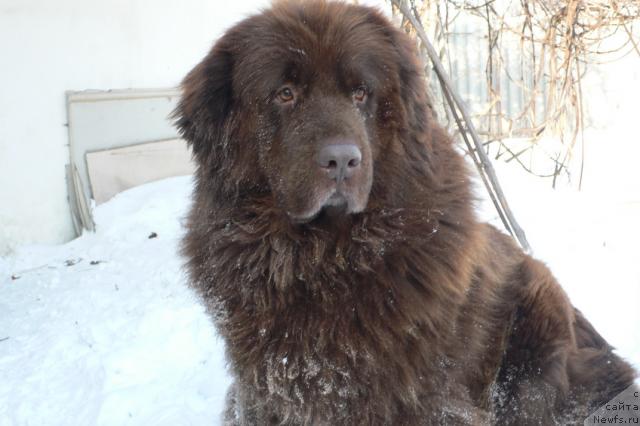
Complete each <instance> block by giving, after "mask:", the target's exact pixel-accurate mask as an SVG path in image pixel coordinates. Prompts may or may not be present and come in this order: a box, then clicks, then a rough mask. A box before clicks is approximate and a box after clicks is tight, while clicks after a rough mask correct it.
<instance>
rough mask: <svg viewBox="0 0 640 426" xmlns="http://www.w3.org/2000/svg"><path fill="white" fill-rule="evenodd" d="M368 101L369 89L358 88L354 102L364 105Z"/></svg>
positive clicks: (354, 92)
mask: <svg viewBox="0 0 640 426" xmlns="http://www.w3.org/2000/svg"><path fill="white" fill-rule="evenodd" d="M366 99H367V88H366V87H364V86H360V87H358V88H357V89H356V90H354V91H353V100H354V101H355V102H358V103H362V102H364V101H365V100H366Z"/></svg>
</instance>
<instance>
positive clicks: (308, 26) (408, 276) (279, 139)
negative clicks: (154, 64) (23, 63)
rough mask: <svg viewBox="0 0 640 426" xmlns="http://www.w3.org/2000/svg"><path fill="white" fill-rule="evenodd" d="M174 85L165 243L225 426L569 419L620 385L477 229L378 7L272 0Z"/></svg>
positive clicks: (599, 354)
mask: <svg viewBox="0 0 640 426" xmlns="http://www.w3.org/2000/svg"><path fill="white" fill-rule="evenodd" d="M183 91H184V94H183V97H182V100H181V102H180V104H179V106H178V108H177V110H176V112H175V116H176V118H177V125H178V127H179V129H180V130H181V132H182V134H183V135H184V137H185V139H186V140H187V141H188V142H189V143H190V145H191V147H192V148H193V152H194V156H195V159H196V160H197V163H198V170H197V180H196V187H195V193H194V205H193V208H192V211H191V214H190V217H189V221H188V234H187V236H186V239H185V242H184V253H185V254H186V256H187V259H188V268H189V272H190V276H191V280H192V282H193V285H194V287H195V288H196V289H197V290H198V291H199V293H200V294H201V296H202V298H203V300H204V301H205V303H206V305H207V307H208V309H209V311H210V313H211V315H212V316H213V318H214V320H215V324H216V326H217V329H218V331H219V333H220V335H221V336H222V337H223V338H224V339H225V342H226V348H227V356H228V360H229V366H230V369H231V373H232V375H233V377H234V379H235V383H234V385H233V386H232V387H231V389H230V390H229V395H228V402H227V409H226V412H225V414H224V415H225V422H226V424H230V425H265V424H286V425H302V424H304V425H437V424H448V425H449V424H451V425H453V424H464V425H476V424H491V423H496V424H501V425H502V424H514V425H526V424H540V425H550V424H582V421H583V419H584V417H586V416H587V415H588V414H589V413H590V412H591V411H593V410H594V409H595V408H596V407H597V406H599V405H600V404H602V403H604V402H605V401H607V400H608V399H609V398H611V397H612V396H614V395H615V394H617V393H618V392H620V391H621V390H623V389H624V388H626V387H628V386H629V385H631V383H632V380H633V376H634V373H633V371H632V370H631V368H630V367H629V366H628V365H627V364H626V363H625V362H624V361H622V360H621V359H620V358H618V357H617V356H616V355H614V354H613V353H612V349H611V347H610V346H609V345H608V344H607V343H606V342H605V341H604V340H603V339H602V338H601V337H600V336H599V335H598V333H597V332H596V331H595V330H594V329H593V328H592V327H591V325H590V324H589V323H588V322H587V321H586V320H585V319H584V318H583V317H582V315H581V314H580V313H579V312H578V311H577V310H575V309H574V308H573V307H572V305H571V303H570V302H569V300H568V299H567V296H566V295H565V293H564V292H563V290H562V289H561V288H560V286H559V285H558V284H557V282H556V280H555V279H554V278H553V276H552V275H551V273H550V272H549V271H548V269H547V268H546V267H545V266H544V265H543V264H541V263H540V262H537V261H535V260H533V259H532V258H530V257H529V256H527V255H525V254H524V253H522V251H521V250H520V249H519V248H518V247H516V246H515V245H514V244H513V242H512V241H511V240H510V239H509V238H507V237H505V236H504V235H503V234H501V233H500V232H498V231H497V230H495V229H494V228H492V227H490V226H488V225H483V224H480V223H478V222H477V221H476V219H475V217H474V214H473V209H472V201H473V200H472V194H471V190H470V182H469V175H468V172H467V168H466V165H465V163H464V161H463V159H462V157H461V156H460V155H459V154H458V153H457V152H456V151H455V150H454V147H453V146H452V143H451V140H450V138H449V137H448V136H447V135H446V133H445V132H444V131H443V130H442V129H441V128H440V127H439V126H438V125H437V123H436V122H435V121H434V119H433V117H432V115H431V112H430V110H429V109H428V107H427V105H428V102H427V101H428V100H427V99H426V98H425V86H424V82H423V75H422V73H421V66H420V64H419V63H418V61H417V59H416V55H415V52H414V46H413V43H412V42H411V41H410V40H409V39H408V38H407V37H406V36H405V35H404V34H403V33H402V32H400V31H398V30H396V29H395V28H394V27H393V26H392V25H391V24H390V23H389V22H388V21H387V20H386V19H385V18H384V17H383V16H382V15H381V14H380V13H378V12H376V11H374V10H372V9H369V8H366V7H360V6H353V5H346V4H342V3H325V2H304V3H299V2H281V3H278V4H276V5H275V6H273V8H272V9H270V10H268V11H265V12H263V13H261V14H259V15H256V16H253V17H251V18H248V19H246V20H245V21H243V22H241V23H239V24H238V25H236V26H235V27H233V28H232V29H231V30H229V31H228V32H227V33H226V34H225V35H224V36H223V37H222V38H221V39H220V40H219V41H218V42H217V43H216V45H215V46H214V47H213V49H212V50H211V52H210V53H209V54H208V55H207V57H206V58H205V59H204V60H203V61H202V62H201V63H200V64H199V65H197V66H196V67H195V68H194V69H193V70H192V71H191V72H190V73H189V75H188V76H187V77H186V78H185V80H184V82H183ZM336 141H337V142H336ZM332 144H348V145H350V146H355V147H357V148H358V151H359V152H360V153H361V154H362V158H361V164H360V165H358V166H357V167H355V172H354V173H355V174H354V175H353V176H351V177H350V178H349V179H345V180H344V181H343V182H342V183H340V181H338V183H337V184H336V181H335V180H332V179H330V178H327V175H326V174H324V173H325V171H326V170H324V169H322V167H318V165H317V163H316V161H315V160H314V158H315V156H316V155H317V151H318V150H319V149H321V148H322V147H325V146H329V145H332ZM332 191H337V192H336V194H338V193H339V195H335V194H334V195H333V196H331V197H333V198H329V197H330V194H332ZM331 200H333V201H331Z"/></svg>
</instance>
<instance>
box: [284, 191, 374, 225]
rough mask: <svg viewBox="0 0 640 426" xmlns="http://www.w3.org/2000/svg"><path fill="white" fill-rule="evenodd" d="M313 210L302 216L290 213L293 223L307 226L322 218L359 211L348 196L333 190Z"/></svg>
mask: <svg viewBox="0 0 640 426" xmlns="http://www.w3.org/2000/svg"><path fill="white" fill-rule="evenodd" d="M314 207H315V208H313V209H312V210H310V211H309V212H307V213H306V214H302V215H294V214H291V213H289V216H290V217H291V219H292V220H293V222H295V223H298V224H305V223H310V222H313V221H315V220H316V219H319V218H320V217H325V216H326V217H340V216H346V215H348V214H351V213H355V212H356V210H358V211H359V210H361V209H357V208H356V206H354V201H353V200H352V198H351V197H349V195H348V194H345V193H344V192H342V191H340V190H333V191H331V192H330V193H329V194H327V195H326V196H325V197H324V200H321V201H320V202H318V203H317V204H316V206H314Z"/></svg>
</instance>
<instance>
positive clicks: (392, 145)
mask: <svg viewBox="0 0 640 426" xmlns="http://www.w3.org/2000/svg"><path fill="white" fill-rule="evenodd" d="M423 84H424V83H423V82H422V76H421V71H420V67H419V65H418V62H417V60H416V56H415V54H414V47H413V46H412V43H411V42H410V41H409V39H408V38H407V37H406V36H405V35H404V34H403V33H401V32H400V31H398V30H396V29H395V28H394V27H393V26H392V25H391V24H390V23H389V22H388V21H387V19H385V18H384V17H383V16H382V15H381V14H380V13H379V12H377V11H375V10H373V9H370V8H366V7H361V6H354V5H347V4H343V3H328V2H323V1H311V2H302V3H300V2H293V1H292V2H280V3H277V4H276V5H275V6H273V8H272V9H270V10H268V11H265V12H263V13H261V14H259V15H256V16H253V17H250V18H248V19H246V20H244V21H242V22H241V23H239V24H238V25H236V26H235V27H233V28H231V29H230V30H229V31H227V33H226V34H225V35H224V36H223V37H222V38H221V39H220V40H218V42H217V43H216V44H215V46H214V47H213V49H212V50H211V52H210V53H209V54H208V55H207V56H206V57H205V58H204V60H203V61H202V62H201V63H200V64H198V65H197V66H196V67H195V68H194V69H193V70H192V71H191V72H190V73H189V74H188V75H187V77H186V78H185V80H184V81H183V85H182V88H183V97H182V99H181V102H180V104H179V106H178V108H177V109H176V111H175V113H174V115H175V117H176V118H177V126H178V128H179V129H180V131H181V133H182V135H183V137H184V138H185V139H186V140H187V141H188V142H189V144H190V145H191V147H192V149H193V152H194V156H195V159H196V161H197V163H198V167H199V175H200V178H201V180H206V181H207V182H209V183H210V185H212V187H215V189H216V190H217V191H219V192H218V195H219V196H220V195H223V196H228V197H237V196H238V194H240V196H247V194H252V193H254V192H266V193H268V194H271V195H272V196H273V199H274V201H275V203H276V205H277V207H278V208H279V209H281V210H282V211H283V212H286V214H287V215H288V217H290V218H291V220H292V221H294V222H308V221H311V220H313V219H314V218H315V217H317V216H318V214H319V213H321V212H322V211H323V210H329V211H332V212H338V213H341V214H350V213H358V212H362V211H364V210H365V209H367V206H368V204H370V203H371V202H372V198H373V197H375V193H376V190H375V188H376V179H378V180H379V179H380V178H379V177H378V175H379V174H380V171H379V168H380V167H387V168H391V167H401V165H400V164H397V163H395V164H394V163H393V162H388V161H387V160H388V159H389V157H393V156H402V155H405V154H406V153H405V152H404V151H406V147H403V146H402V144H401V143H400V142H398V140H399V138H398V137H397V136H398V134H399V133H401V132H410V131H412V130H415V129H411V128H410V127H412V126H414V127H415V126H420V125H423V124H421V122H423V121H424V120H423V119H422V118H423V117H418V118H417V119H416V117H415V116H416V115H418V116H419V115H424V102H425V99H424V97H423V92H424V86H423ZM404 139H407V138H404ZM409 139H410V138H409ZM381 160H385V163H386V165H385V166H381V165H380V163H381ZM389 175H393V171H392V170H387V171H386V173H385V174H384V176H389ZM378 186H380V187H382V185H381V184H380V185H378ZM372 188H374V189H373V190H372ZM381 191H382V190H379V191H378V192H381ZM234 194H235V195H234ZM372 194H374V195H372Z"/></svg>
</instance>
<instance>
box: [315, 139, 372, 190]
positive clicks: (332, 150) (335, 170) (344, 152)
mask: <svg viewBox="0 0 640 426" xmlns="http://www.w3.org/2000/svg"><path fill="white" fill-rule="evenodd" d="M361 160H362V153H361V152H360V149H359V148H358V147H357V146H356V145H354V144H330V145H326V146H324V147H322V148H321V149H320V151H319V152H318V155H317V157H316V161H317V163H318V165H319V166H320V167H321V168H322V169H324V170H326V171H327V173H328V175H329V177H330V178H331V179H335V180H337V181H341V180H343V179H347V178H349V177H350V176H351V175H352V174H353V173H354V172H355V171H356V170H357V169H358V168H359V167H360V161H361Z"/></svg>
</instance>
